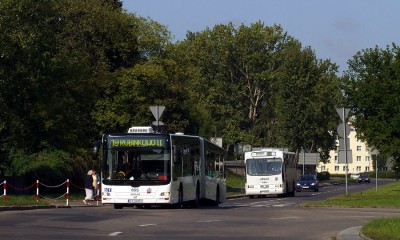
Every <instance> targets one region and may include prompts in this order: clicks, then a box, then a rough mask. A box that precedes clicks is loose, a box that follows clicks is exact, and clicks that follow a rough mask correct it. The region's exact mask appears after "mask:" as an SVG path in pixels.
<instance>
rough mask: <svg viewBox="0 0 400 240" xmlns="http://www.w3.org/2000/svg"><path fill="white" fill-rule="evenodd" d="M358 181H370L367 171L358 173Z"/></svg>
mask: <svg viewBox="0 0 400 240" xmlns="http://www.w3.org/2000/svg"><path fill="white" fill-rule="evenodd" d="M358 182H359V183H361V182H367V183H370V182H371V178H370V177H369V174H368V173H360V176H359V177H358Z"/></svg>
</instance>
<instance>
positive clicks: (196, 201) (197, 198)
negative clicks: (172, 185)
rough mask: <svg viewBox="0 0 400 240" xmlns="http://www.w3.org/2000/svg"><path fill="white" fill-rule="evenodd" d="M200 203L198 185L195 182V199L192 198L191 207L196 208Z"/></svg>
mask: <svg viewBox="0 0 400 240" xmlns="http://www.w3.org/2000/svg"><path fill="white" fill-rule="evenodd" d="M199 205H200V185H199V183H197V184H196V199H195V200H194V205H193V207H195V208H197V207H199Z"/></svg>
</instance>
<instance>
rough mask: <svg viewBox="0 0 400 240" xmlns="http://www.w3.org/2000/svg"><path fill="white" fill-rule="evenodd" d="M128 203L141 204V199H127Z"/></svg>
mask: <svg viewBox="0 0 400 240" xmlns="http://www.w3.org/2000/svg"><path fill="white" fill-rule="evenodd" d="M128 203H143V199H128Z"/></svg>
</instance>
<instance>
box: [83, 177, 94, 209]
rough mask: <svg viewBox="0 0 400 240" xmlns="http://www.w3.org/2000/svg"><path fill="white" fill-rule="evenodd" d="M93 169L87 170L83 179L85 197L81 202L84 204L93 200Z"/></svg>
mask: <svg viewBox="0 0 400 240" xmlns="http://www.w3.org/2000/svg"><path fill="white" fill-rule="evenodd" d="M92 174H93V171H92V170H89V171H88V173H87V175H86V177H85V180H84V185H85V193H86V196H85V199H84V200H83V203H84V204H86V205H90V203H89V202H88V201H92V200H93V189H94V187H93V176H92Z"/></svg>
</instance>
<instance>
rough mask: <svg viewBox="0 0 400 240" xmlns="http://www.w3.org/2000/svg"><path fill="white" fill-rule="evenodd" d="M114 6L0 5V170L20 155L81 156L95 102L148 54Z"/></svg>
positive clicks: (91, 131)
mask: <svg viewBox="0 0 400 240" xmlns="http://www.w3.org/2000/svg"><path fill="white" fill-rule="evenodd" d="M119 3H120V2H119V1H104V0H89V1H79V0H71V1H44V0H40V1H34V0H24V1H13V0H4V1H1V2H0V30H1V32H2V34H1V35H0V66H1V68H0V104H1V108H2V111H1V113H0V133H1V134H2V136H4V137H2V138H1V140H0V141H1V153H2V155H1V160H2V162H3V163H2V164H3V165H4V164H5V163H4V161H5V160H11V159H22V158H21V157H20V156H22V155H21V151H22V152H23V153H25V154H26V155H27V158H28V156H29V155H32V156H40V154H39V155H38V154H37V153H39V152H41V151H45V150H47V149H50V150H51V149H59V150H60V151H64V152H66V153H68V154H71V156H77V155H85V152H82V150H81V149H88V147H89V146H90V145H91V143H92V142H93V140H94V139H95V138H97V137H98V136H97V133H98V131H99V128H98V127H97V126H96V125H95V124H94V122H95V121H94V119H93V117H92V116H93V115H92V114H91V112H92V111H93V109H94V107H95V104H96V102H97V99H98V98H99V97H102V96H104V95H105V92H106V91H105V90H104V89H107V86H108V85H109V84H110V82H113V81H114V80H115V79H116V78H117V77H118V76H119V75H118V74H119V69H121V68H126V67H130V66H132V65H134V64H135V63H137V62H139V61H142V60H143V59H146V56H147V55H148V54H149V52H148V51H146V49H141V48H140V46H139V44H138V36H139V34H138V32H139V31H142V30H143V29H141V28H140V27H139V26H138V24H137V22H136V20H137V18H136V17H135V16H133V15H129V14H127V13H125V12H124V11H123V10H122V8H120V4H119ZM142 41H148V44H152V43H151V41H149V40H148V39H146V38H144V39H143V40H142ZM55 152H57V150H55ZM16 153H18V157H13V156H12V155H13V154H16ZM54 155H55V156H56V155H57V154H54ZM59 156H63V157H64V156H65V155H64V154H59ZM75 158H76V157H75ZM36 159H37V160H38V161H39V157H36ZM79 159H80V158H79ZM7 165H8V166H11V163H8V164H7ZM9 169H10V171H13V170H12V169H11V168H9ZM28 169H29V168H28ZM30 169H32V168H30ZM14 172H15V171H14Z"/></svg>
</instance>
